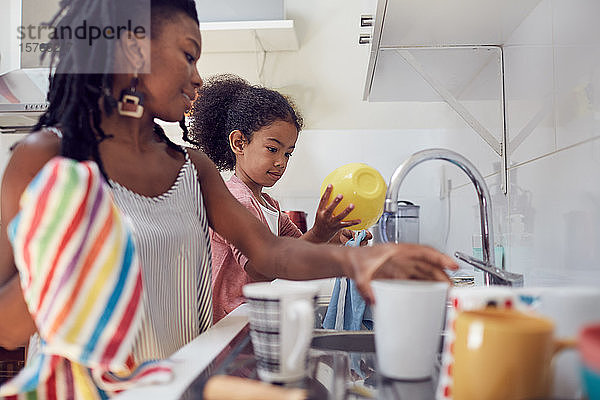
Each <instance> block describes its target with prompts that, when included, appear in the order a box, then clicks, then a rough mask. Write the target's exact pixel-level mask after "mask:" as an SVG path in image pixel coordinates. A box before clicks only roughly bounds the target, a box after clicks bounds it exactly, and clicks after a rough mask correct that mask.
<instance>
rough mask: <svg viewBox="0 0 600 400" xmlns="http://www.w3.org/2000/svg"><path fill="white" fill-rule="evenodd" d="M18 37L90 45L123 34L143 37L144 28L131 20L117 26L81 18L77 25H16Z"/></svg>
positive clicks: (23, 39)
mask: <svg viewBox="0 0 600 400" xmlns="http://www.w3.org/2000/svg"><path fill="white" fill-rule="evenodd" d="M17 34H18V35H19V36H18V39H19V40H22V41H42V42H44V41H50V40H57V39H58V40H69V41H72V40H74V39H79V40H87V42H88V45H89V46H92V45H93V43H94V41H96V40H103V39H106V40H114V39H117V40H119V39H121V37H124V35H128V37H129V38H132V37H135V38H137V39H144V38H145V37H146V28H144V27H143V26H140V25H136V26H133V22H132V21H131V20H128V21H127V24H123V25H117V26H111V25H108V26H102V27H101V26H96V25H93V24H89V23H88V21H87V20H83V22H82V23H81V24H80V25H77V26H61V27H59V28H57V27H55V26H49V25H28V26H19V27H17Z"/></svg>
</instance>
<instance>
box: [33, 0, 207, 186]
mask: <svg viewBox="0 0 600 400" xmlns="http://www.w3.org/2000/svg"><path fill="white" fill-rule="evenodd" d="M135 3H139V5H138V4H135ZM148 5H150V17H151V20H150V21H151V32H150V35H151V37H157V36H158V35H159V34H160V29H161V27H162V26H163V23H164V22H165V21H167V20H169V19H170V18H173V17H174V16H175V15H176V14H177V13H184V14H185V15H187V16H189V17H190V18H192V19H193V20H194V21H195V22H196V23H198V14H197V11H196V5H195V3H194V1H193V0H122V1H119V0H61V2H60V10H59V12H58V13H57V14H56V15H55V16H54V18H53V19H52V21H50V23H49V25H50V26H52V27H55V28H56V30H57V31H60V29H61V27H70V26H72V25H73V24H74V23H77V22H79V21H88V23H89V21H93V22H92V23H94V24H97V26H101V27H102V26H104V27H106V26H112V25H113V24H114V22H115V20H117V18H119V19H121V20H122V19H123V18H127V17H129V16H130V15H131V10H135V7H136V6H138V7H144V6H145V7H148ZM124 8H125V9H126V10H127V11H124ZM124 13H126V14H127V15H123V14H124ZM52 42H53V43H52ZM114 42H115V41H114V40H99V41H96V42H95V43H94V46H93V47H92V48H91V49H90V48H89V47H88V46H87V42H86V41H81V40H79V41H74V42H72V43H68V42H67V40H66V39H64V38H62V37H60V36H59V35H56V37H55V38H53V39H52V40H51V44H52V45H53V46H55V48H61V52H60V53H52V59H51V62H50V64H51V67H54V66H55V67H56V68H55V71H54V73H53V74H51V75H50V77H49V80H50V86H49V91H48V96H47V99H48V102H49V103H50V104H49V107H48V110H47V111H46V112H45V113H44V114H43V115H42V116H41V117H40V119H39V121H38V123H37V125H36V126H35V128H34V131H37V130H40V129H42V128H44V127H50V126H57V127H59V128H60V130H61V132H62V135H63V138H62V141H61V149H60V153H61V155H62V156H64V157H69V158H72V159H75V160H79V161H82V160H90V159H91V160H94V161H96V162H97V164H98V166H99V167H100V170H101V171H102V174H103V175H104V177H105V178H106V179H107V176H106V173H105V171H104V166H103V163H102V160H101V158H100V154H99V151H98V144H99V143H100V142H101V141H102V140H104V139H106V138H107V137H110V134H108V133H105V132H104V131H103V130H102V128H101V127H100V123H101V115H102V113H101V110H100V106H99V104H100V102H102V108H103V109H104V112H105V113H107V114H108V115H111V114H112V113H113V112H114V111H115V109H116V107H117V101H116V99H115V98H114V97H113V94H112V93H111V88H112V84H113V74H112V71H113V64H114V55H115V49H114ZM84 46H85V48H84ZM63 49H65V50H63ZM57 54H58V55H57ZM88 71H98V72H97V73H86V72H88ZM180 126H182V128H183V129H184V137H186V136H187V131H186V130H185V124H184V123H183V122H182V123H180ZM154 132H155V134H156V135H158V136H159V137H160V138H161V139H162V140H163V141H164V142H165V143H167V145H168V146H169V147H171V148H173V149H176V150H177V151H180V152H181V151H182V150H181V148H179V146H177V145H176V144H174V143H173V142H171V140H169V139H168V137H167V136H166V134H165V132H164V130H163V129H162V128H161V127H160V126H159V125H158V124H156V123H155V124H154ZM107 180H108V179H107Z"/></svg>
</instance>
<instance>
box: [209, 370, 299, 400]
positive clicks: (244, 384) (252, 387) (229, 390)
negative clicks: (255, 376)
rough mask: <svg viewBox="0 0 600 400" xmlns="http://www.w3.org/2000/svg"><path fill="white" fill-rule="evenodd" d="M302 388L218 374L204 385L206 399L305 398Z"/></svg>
mask: <svg viewBox="0 0 600 400" xmlns="http://www.w3.org/2000/svg"><path fill="white" fill-rule="evenodd" d="M306 398H307V394H306V391H305V390H302V389H288V388H284V387H280V386H275V385H271V384H269V383H264V382H260V381H255V380H252V379H245V378H238V377H235V376H226V375H216V376H213V377H212V378H210V379H209V380H208V382H206V385H205V386H204V399H205V400H305V399H306Z"/></svg>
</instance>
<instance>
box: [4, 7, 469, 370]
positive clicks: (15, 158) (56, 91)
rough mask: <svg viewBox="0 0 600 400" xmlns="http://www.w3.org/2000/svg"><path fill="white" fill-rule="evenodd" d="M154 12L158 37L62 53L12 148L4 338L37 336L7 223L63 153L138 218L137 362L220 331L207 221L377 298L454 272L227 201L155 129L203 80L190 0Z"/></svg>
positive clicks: (407, 250) (274, 267)
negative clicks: (296, 235) (302, 231)
mask: <svg viewBox="0 0 600 400" xmlns="http://www.w3.org/2000/svg"><path fill="white" fill-rule="evenodd" d="M136 2H141V0H135V1H133V0H132V1H129V2H120V1H117V0H70V1H68V0H66V1H62V2H61V5H63V10H62V14H59V15H60V18H61V19H60V20H59V21H58V23H57V24H56V25H57V26H62V25H66V24H69V23H72V22H73V21H83V20H88V21H95V23H98V24H102V26H108V25H110V24H111V22H114V21H112V20H111V16H120V17H123V13H124V11H123V10H122V9H121V7H129V8H131V7H132V5H134V4H135V3H136ZM142 3H143V2H142ZM125 16H127V15H125ZM151 16H152V30H151V39H149V38H148V37H147V36H146V37H140V36H139V35H122V36H121V38H120V39H119V40H112V41H111V40H108V41H106V42H105V43H103V44H102V46H99V47H98V48H95V49H92V51H91V52H90V49H89V47H85V46H86V45H85V43H74V44H73V45H72V46H71V47H70V48H67V47H65V51H64V52H62V53H61V54H60V55H59V61H58V64H57V65H56V72H55V75H54V77H53V79H52V80H51V85H50V92H49V95H48V98H49V101H50V106H49V109H48V111H47V112H46V113H45V114H44V115H43V116H42V117H41V118H40V121H39V123H38V126H37V128H36V131H35V132H33V133H31V134H30V135H29V136H27V138H25V139H24V140H23V141H22V142H21V143H19V144H18V145H17V146H16V147H15V149H14V152H13V154H12V157H11V159H10V161H9V163H8V165H7V167H6V170H5V173H4V177H3V181H2V193H1V196H2V198H1V200H2V202H1V205H2V214H1V215H2V221H3V224H2V226H3V228H4V229H3V230H2V233H1V236H0V310H2V311H0V346H2V347H6V348H14V347H16V346H19V345H23V344H25V343H26V342H27V340H28V338H29V337H30V336H31V335H32V334H33V333H35V331H36V327H35V325H34V324H33V322H32V320H31V317H30V315H29V313H28V311H27V308H26V306H25V302H24V300H23V296H22V294H21V290H20V287H19V279H18V276H17V273H16V268H15V264H14V259H13V256H12V249H11V247H10V244H9V242H8V240H7V233H6V230H5V227H6V224H8V222H9V221H11V220H12V218H13V217H14V216H15V215H16V214H17V212H18V210H19V205H18V202H19V198H20V196H21V194H22V193H23V190H24V189H25V188H26V187H27V185H28V183H29V182H30V181H31V180H32V178H33V177H34V176H35V175H36V174H37V172H38V171H39V170H40V169H41V168H42V167H43V166H44V165H45V164H46V163H47V162H48V161H49V160H50V159H52V158H53V157H55V156H58V155H62V156H65V157H69V158H73V159H76V160H93V161H95V162H96V163H97V164H98V166H99V167H100V170H101V171H102V173H103V175H104V176H105V178H106V179H107V180H108V181H109V183H110V184H111V186H112V188H113V194H114V196H115V201H116V203H117V204H118V205H119V207H120V208H121V209H122V211H123V212H124V213H125V214H126V215H127V216H128V217H129V219H130V220H131V222H132V224H133V229H134V238H135V242H136V247H137V249H138V252H139V254H140V257H141V261H142V268H143V275H144V277H143V279H144V288H145V290H144V295H145V296H146V302H145V316H144V322H143V327H142V330H141V332H140V334H139V337H138V339H137V342H136V345H135V348H134V350H133V351H134V356H135V359H136V362H138V363H139V362H141V361H144V360H147V359H150V358H164V357H168V356H170V355H171V354H172V353H173V352H174V351H176V350H177V349H178V348H180V347H181V346H183V345H184V344H186V343H187V342H189V341H190V340H192V339H193V338H194V337H196V336H197V335H199V334H200V333H202V332H203V331H204V330H206V329H207V328H208V327H209V326H210V324H211V321H212V314H211V300H210V298H211V295H210V244H209V243H210V241H209V237H208V227H211V228H212V229H214V230H215V231H216V232H218V233H219V234H220V235H222V236H223V237H225V238H226V239H227V240H229V241H230V242H231V243H233V244H234V245H235V246H236V247H237V248H238V249H240V250H241V251H242V252H243V253H244V254H245V255H246V256H247V257H248V258H249V259H251V260H252V262H253V264H254V265H255V266H256V269H257V272H258V273H260V274H261V275H263V276H265V277H267V278H269V279H273V278H276V277H280V278H286V279H297V280H300V279H316V278H326V277H335V276H341V275H346V276H349V277H351V278H353V279H354V280H356V282H357V285H358V287H359V289H360V290H361V292H362V294H363V295H364V296H365V297H366V299H367V300H369V301H372V299H373V295H372V292H371V289H370V286H369V281H370V280H371V279H373V278H375V277H378V278H383V277H386V278H407V279H411V278H414V279H430V280H447V279H448V278H447V276H446V274H445V273H444V271H443V268H452V269H455V268H456V267H457V266H456V264H455V263H454V262H453V261H452V259H451V258H450V257H448V256H445V255H443V254H440V253H438V252H437V251H435V250H433V249H431V248H426V247H422V246H418V245H385V246H374V247H370V248H361V249H344V248H341V247H336V246H328V245H315V244H311V243H308V242H306V241H302V240H294V239H290V238H277V237H275V236H274V235H273V234H272V233H271V232H270V231H269V229H268V228H267V227H266V226H265V225H263V224H262V223H261V222H260V221H259V220H258V219H256V218H255V217H254V216H253V215H252V214H250V213H249V212H248V211H247V210H246V209H245V208H244V207H243V206H241V205H240V204H239V203H238V202H237V201H236V200H235V198H233V197H232V196H231V194H230V193H229V191H228V189H227V188H226V186H225V185H224V183H223V180H222V179H221V176H220V175H219V173H218V171H217V169H216V168H215V166H214V164H213V163H212V162H211V161H210V160H209V159H208V158H207V157H206V155H204V154H203V153H202V152H199V151H195V150H192V149H183V148H180V147H179V146H177V145H175V144H173V143H172V142H171V141H170V140H169V139H168V138H167V137H166V136H165V134H164V132H163V131H162V129H160V127H159V126H158V125H156V124H155V123H154V118H159V119H161V120H164V121H181V120H182V119H183V117H184V113H185V111H186V110H188V109H189V108H190V107H191V99H192V98H194V94H195V91H196V89H198V88H199V87H200V86H201V85H202V79H201V78H200V76H199V74H198V71H197V69H196V62H197V61H198V58H199V57H200V52H201V37H200V31H199V24H198V18H197V14H196V10H195V4H194V2H193V1H192V0H152V1H151ZM59 44H60V43H59ZM86 66H101V67H102V68H101V73H94V74H91V73H81V72H82V71H83V70H84V69H85V67H86ZM149 66H151V68H149ZM71 68H72V69H71ZM73 69H75V70H76V72H78V73H77V74H74V73H72V72H73V71H74V70H73ZM117 70H118V71H121V73H114V71H117ZM123 71H125V72H123ZM141 71H150V72H148V73H141ZM83 72H85V71H83ZM138 72H140V73H138ZM119 94H120V95H119ZM186 136H187V134H186V132H185V130H184V138H185V137H186Z"/></svg>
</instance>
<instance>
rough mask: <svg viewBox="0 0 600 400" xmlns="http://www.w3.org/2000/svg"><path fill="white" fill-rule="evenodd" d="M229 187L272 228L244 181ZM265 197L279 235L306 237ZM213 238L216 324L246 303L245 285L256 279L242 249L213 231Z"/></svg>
mask: <svg viewBox="0 0 600 400" xmlns="http://www.w3.org/2000/svg"><path fill="white" fill-rule="evenodd" d="M225 184H226V185H227V187H228V188H229V191H230V192H231V194H233V197H235V198H236V199H238V201H239V202H240V203H242V205H243V206H244V207H246V208H247V209H248V210H249V211H250V212H251V213H252V214H254V215H255V216H256V218H258V219H259V220H261V222H262V223H263V224H265V225H267V226H268V224H267V220H266V218H265V216H264V214H263V212H262V210H261V209H260V205H259V203H258V200H256V198H255V197H254V195H253V194H252V191H251V190H250V188H249V187H248V186H246V184H245V183H244V182H242V180H241V179H240V178H238V177H237V176H235V175H233V176H232V177H231V179H229V181H227V182H225ZM263 196H264V198H265V200H266V201H267V202H268V203H269V204H270V205H271V206H273V208H275V209H276V210H277V211H278V212H279V236H291V237H300V236H302V232H300V230H299V229H298V228H297V227H296V225H294V223H293V222H292V221H291V220H290V217H288V215H287V214H285V213H282V212H281V210H280V208H279V203H278V202H277V201H276V200H274V199H273V198H271V197H270V196H269V195H267V194H266V193H263ZM210 239H211V240H210V241H211V246H212V285H213V322H215V323H216V322H217V321H219V320H220V319H221V318H223V317H224V316H226V315H227V314H229V313H230V312H231V311H233V310H234V309H235V308H236V307H238V306H239V305H240V304H242V303H244V301H245V299H244V295H243V294H242V286H244V285H245V284H246V283H250V282H254V280H253V279H252V278H250V276H248V274H247V273H246V270H245V269H244V267H245V266H246V263H247V262H248V258H247V257H246V256H245V255H243V254H242V253H241V252H240V250H238V249H237V248H236V247H234V246H233V245H232V244H231V243H229V242H227V241H226V240H225V239H224V238H223V237H222V236H221V235H219V234H218V233H216V232H215V231H213V230H212V229H211V230H210Z"/></svg>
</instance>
